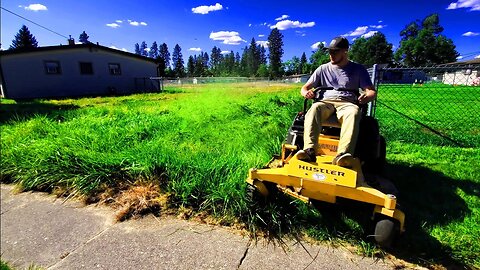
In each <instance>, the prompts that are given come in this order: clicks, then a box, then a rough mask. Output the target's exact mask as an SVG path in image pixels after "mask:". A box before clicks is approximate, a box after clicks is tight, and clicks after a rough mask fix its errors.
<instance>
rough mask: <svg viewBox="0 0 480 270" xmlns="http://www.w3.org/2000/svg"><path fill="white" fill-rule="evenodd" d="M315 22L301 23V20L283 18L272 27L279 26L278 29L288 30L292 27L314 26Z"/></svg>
mask: <svg viewBox="0 0 480 270" xmlns="http://www.w3.org/2000/svg"><path fill="white" fill-rule="evenodd" d="M313 26H315V22H308V23H301V22H299V21H291V20H283V21H279V22H277V24H275V25H272V26H270V29H273V28H277V29H278V30H286V29H290V28H305V27H313Z"/></svg>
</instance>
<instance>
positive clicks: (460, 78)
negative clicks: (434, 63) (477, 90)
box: [441, 59, 480, 86]
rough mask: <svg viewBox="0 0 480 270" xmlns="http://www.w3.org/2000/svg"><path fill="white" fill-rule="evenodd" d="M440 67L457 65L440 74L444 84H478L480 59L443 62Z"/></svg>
mask: <svg viewBox="0 0 480 270" xmlns="http://www.w3.org/2000/svg"><path fill="white" fill-rule="evenodd" d="M441 66H442V67H452V66H453V67H457V68H456V69H452V70H447V71H445V72H444V74H443V76H442V82H443V83H444V84H452V85H473V86H478V85H479V80H480V79H479V77H480V59H473V60H469V61H463V62H456V63H452V64H444V65H441Z"/></svg>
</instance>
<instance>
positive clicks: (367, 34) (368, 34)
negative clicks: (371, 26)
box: [362, 31, 378, 38]
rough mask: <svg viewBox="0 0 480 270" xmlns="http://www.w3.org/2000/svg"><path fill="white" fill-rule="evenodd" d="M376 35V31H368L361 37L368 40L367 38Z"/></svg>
mask: <svg viewBox="0 0 480 270" xmlns="http://www.w3.org/2000/svg"><path fill="white" fill-rule="evenodd" d="M376 33H378V31H370V32H368V33H366V34H364V35H362V37H363V38H369V37H372V36H373V35H375V34H376Z"/></svg>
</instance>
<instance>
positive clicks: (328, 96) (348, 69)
mask: <svg viewBox="0 0 480 270" xmlns="http://www.w3.org/2000/svg"><path fill="white" fill-rule="evenodd" d="M308 83H311V85H312V86H313V87H314V88H317V87H320V86H326V87H333V88H334V90H327V91H325V93H324V94H323V100H344V101H350V102H352V103H357V98H358V96H357V94H356V93H353V92H351V91H337V90H336V89H339V88H346V89H359V88H365V87H369V86H372V85H373V84H372V81H371V80H370V75H368V71H367V70H366V69H365V67H363V66H362V65H360V64H357V63H355V62H352V61H349V62H348V64H347V65H346V66H344V67H342V68H341V67H339V66H337V65H333V64H332V63H331V62H329V63H326V64H323V65H321V66H319V67H318V68H317V69H316V70H315V72H313V74H312V76H310V79H308Z"/></svg>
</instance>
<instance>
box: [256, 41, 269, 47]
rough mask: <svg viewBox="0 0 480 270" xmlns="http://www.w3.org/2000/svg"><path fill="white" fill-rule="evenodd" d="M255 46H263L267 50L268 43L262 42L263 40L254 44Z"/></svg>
mask: <svg viewBox="0 0 480 270" xmlns="http://www.w3.org/2000/svg"><path fill="white" fill-rule="evenodd" d="M256 43H257V45H260V46H263V47H265V48H268V41H263V40H259V41H257V42H256Z"/></svg>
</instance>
